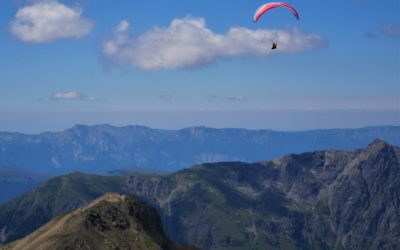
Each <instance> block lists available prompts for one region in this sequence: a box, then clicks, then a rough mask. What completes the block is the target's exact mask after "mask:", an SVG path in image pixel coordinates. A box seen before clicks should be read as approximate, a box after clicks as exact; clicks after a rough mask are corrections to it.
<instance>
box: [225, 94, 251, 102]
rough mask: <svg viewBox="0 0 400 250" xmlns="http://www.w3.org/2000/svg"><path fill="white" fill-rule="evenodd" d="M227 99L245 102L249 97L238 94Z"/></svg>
mask: <svg viewBox="0 0 400 250" xmlns="http://www.w3.org/2000/svg"><path fill="white" fill-rule="evenodd" d="M226 100H228V101H231V102H243V101H246V100H247V98H246V97H245V96H241V95H237V96H228V97H227V98H226Z"/></svg>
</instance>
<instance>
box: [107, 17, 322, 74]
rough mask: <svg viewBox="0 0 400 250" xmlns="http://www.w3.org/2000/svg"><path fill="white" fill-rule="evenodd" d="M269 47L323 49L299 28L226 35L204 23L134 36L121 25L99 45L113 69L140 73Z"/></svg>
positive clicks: (176, 24)
mask: <svg viewBox="0 0 400 250" xmlns="http://www.w3.org/2000/svg"><path fill="white" fill-rule="evenodd" d="M272 42H277V43H278V44H279V51H280V52H285V53H296V52H302V51H308V50H313V49H317V48H321V47H324V46H326V41H325V40H324V38H322V37H321V36H320V35H318V34H313V33H305V32H303V31H301V30H299V29H289V30H262V29H258V30H252V29H248V28H242V27H232V28H230V29H229V30H228V31H227V32H226V33H225V34H218V33H215V32H214V31H212V30H211V29H209V28H208V27H207V25H206V22H205V19H203V18H193V17H186V18H182V19H174V20H173V21H172V22H171V23H170V25H169V26H168V27H162V28H160V27H155V28H153V29H151V30H149V31H147V32H145V33H143V34H141V35H139V36H138V37H133V36H131V35H130V24H129V23H128V21H122V22H121V23H120V24H119V25H118V26H117V27H116V28H115V29H114V31H113V34H112V36H111V37H109V38H108V39H106V40H104V41H103V44H102V52H103V55H104V57H105V58H106V59H107V60H108V62H110V63H111V64H112V65H118V66H121V65H132V66H135V67H138V68H141V69H144V70H159V69H167V70H174V69H188V68H199V67H201V66H205V65H209V64H212V63H214V62H216V61H218V60H221V59H227V58H233V57H237V56H244V55H254V56H268V55H269V54H270V53H272V52H271V49H270V45H271V43H272Z"/></svg>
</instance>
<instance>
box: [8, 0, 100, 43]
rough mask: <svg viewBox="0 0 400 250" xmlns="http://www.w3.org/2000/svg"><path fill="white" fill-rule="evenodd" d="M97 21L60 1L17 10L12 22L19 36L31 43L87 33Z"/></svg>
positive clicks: (11, 24)
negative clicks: (89, 18)
mask: <svg viewBox="0 0 400 250" xmlns="http://www.w3.org/2000/svg"><path fill="white" fill-rule="evenodd" d="M93 26H94V22H92V21H90V20H88V19H86V18H84V17H82V9H80V8H77V7H75V8H74V7H68V6H66V5H64V4H61V3H59V2H57V1H40V2H37V3H34V4H33V5H30V6H26V7H23V8H21V9H19V10H18V11H17V14H16V15H15V19H14V20H13V21H12V22H11V23H10V29H11V32H12V33H13V34H14V36H15V37H17V38H18V39H20V40H22V41H24V42H31V43H44V42H52V41H54V40H57V39H63V38H80V37H83V36H85V35H87V34H88V33H89V32H90V30H91V29H92V28H93Z"/></svg>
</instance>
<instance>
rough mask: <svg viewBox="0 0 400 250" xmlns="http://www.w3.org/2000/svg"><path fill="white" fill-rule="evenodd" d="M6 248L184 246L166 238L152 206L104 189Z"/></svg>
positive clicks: (156, 247) (175, 247)
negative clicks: (92, 199) (104, 193)
mask: <svg viewBox="0 0 400 250" xmlns="http://www.w3.org/2000/svg"><path fill="white" fill-rule="evenodd" d="M5 249H15V250H18V249H99V250H101V249H165V250H168V249H171V250H173V249H185V248H181V247H179V246H178V245H177V244H175V243H173V242H172V241H171V240H169V239H168V238H167V236H166V235H165V234H164V232H163V229H162V225H161V221H160V218H159V216H158V214H157V212H156V210H155V209H153V208H151V207H149V206H148V205H146V204H145V203H144V202H142V201H140V200H138V199H137V198H134V197H133V196H130V195H119V194H117V193H107V194H106V195H104V196H102V197H100V198H98V199H96V200H94V201H93V202H90V203H89V204H87V205H85V206H83V207H81V208H79V209H77V210H76V211H74V212H72V213H69V214H66V215H64V216H61V217H59V218H56V219H54V220H52V221H50V222H49V223H47V224H46V225H44V226H43V227H41V228H39V229H38V230H37V231H35V232H33V233H32V234H30V235H28V236H27V237H25V238H23V239H22V240H19V241H16V242H14V243H11V244H10V245H8V246H6V247H5ZM187 249H189V248H187Z"/></svg>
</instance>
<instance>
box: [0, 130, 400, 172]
mask: <svg viewBox="0 0 400 250" xmlns="http://www.w3.org/2000/svg"><path fill="white" fill-rule="evenodd" d="M374 139H381V140H385V141H386V142H388V143H391V144H393V145H397V146H400V126H381V127H366V128H360V129H331V130H313V131H304V132H279V131H272V130H246V129H213V128H206V127H191V128H186V129H181V130H160V129H151V128H148V127H143V126H127V127H113V126H110V125H96V126H84V125H76V126H74V127H73V128H71V129H68V130H65V131H63V132H46V133H41V134H38V135H25V134H21V133H5V132H3V133H0V167H10V166H12V167H18V168H22V169H27V170H29V171H35V172H43V173H53V174H63V173H70V172H73V171H84V172H90V173H106V172H109V171H113V170H116V169H123V168H128V167H142V168H153V169H158V170H161V171H176V170H179V169H182V168H185V167H187V166H191V165H193V164H198V163H209V162H221V161H243V162H257V161H262V160H272V159H274V158H276V157H280V156H283V155H286V154H289V153H302V152H308V151H314V150H325V149H338V150H353V149H356V148H360V147H365V146H367V145H368V143H370V142H371V141H372V140H374Z"/></svg>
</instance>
